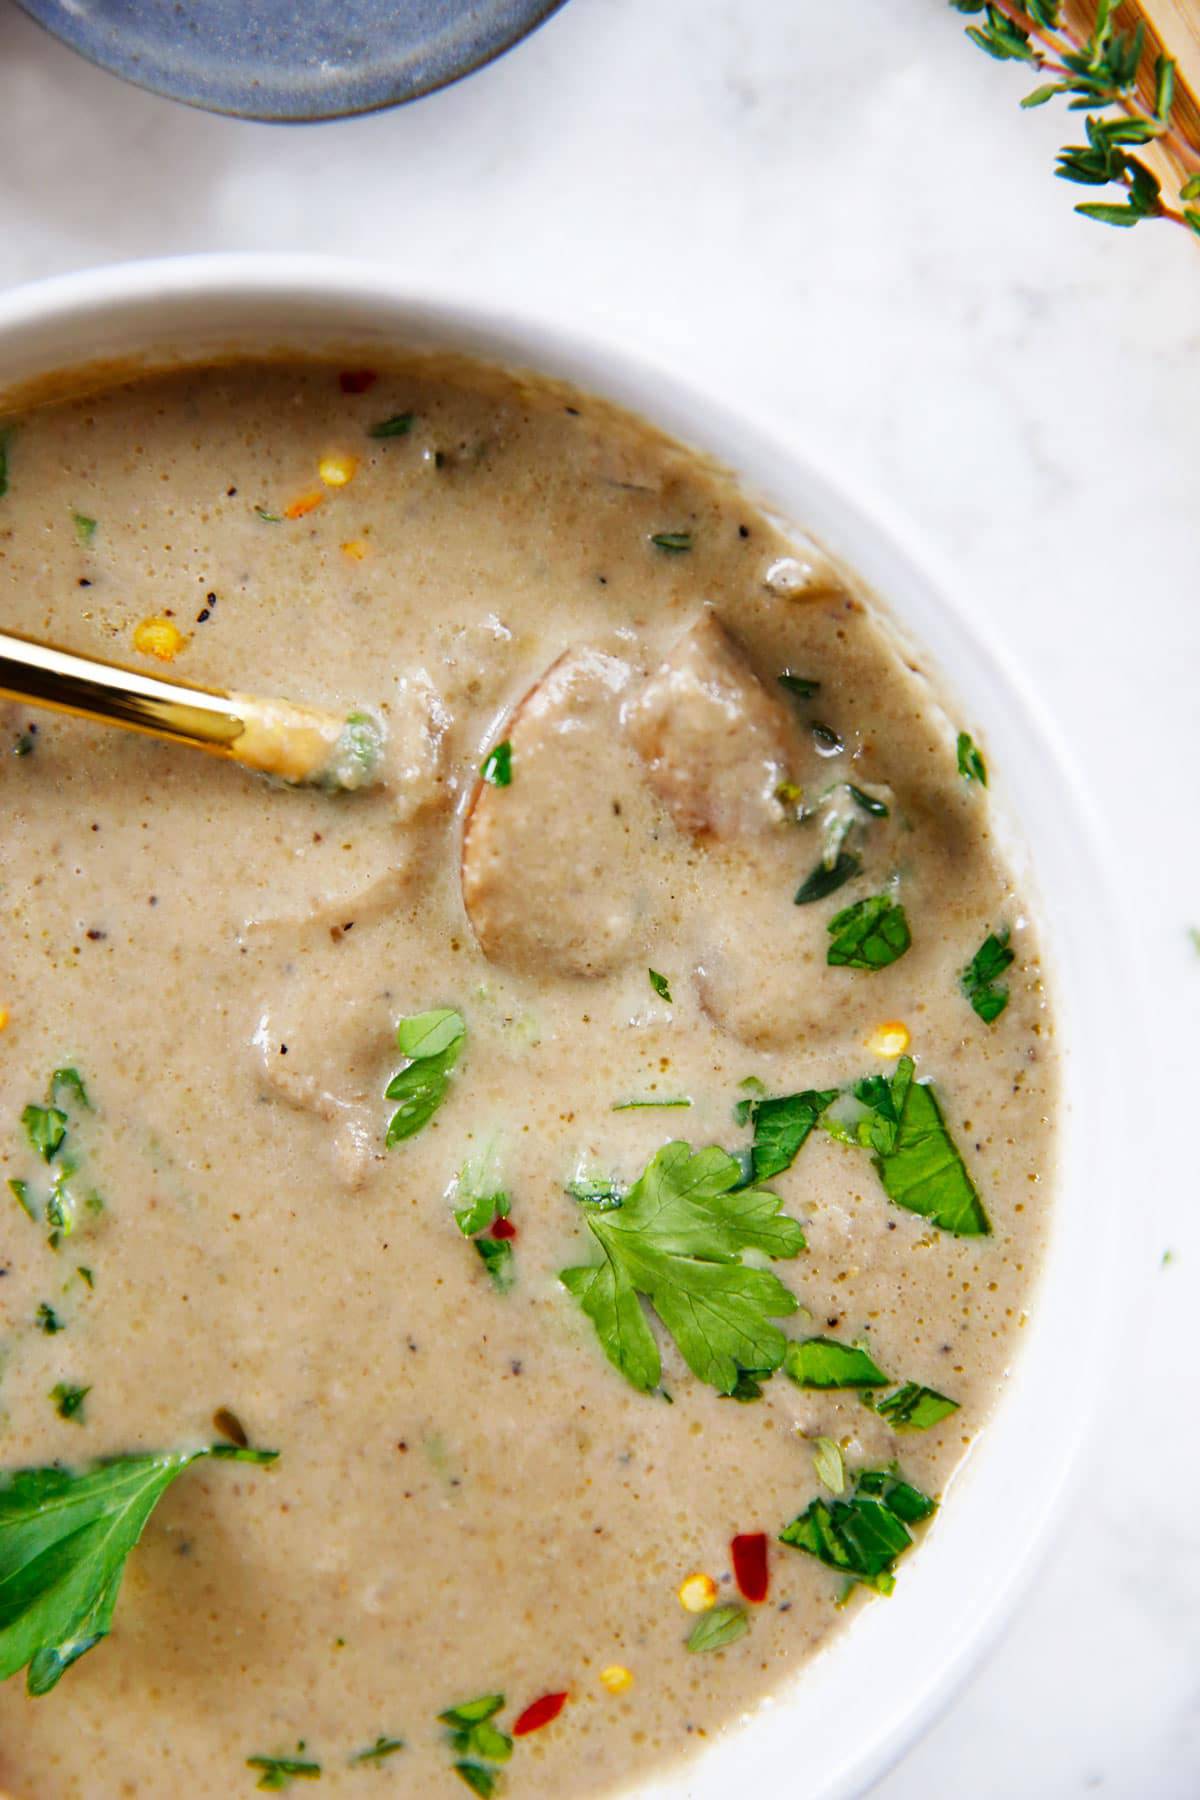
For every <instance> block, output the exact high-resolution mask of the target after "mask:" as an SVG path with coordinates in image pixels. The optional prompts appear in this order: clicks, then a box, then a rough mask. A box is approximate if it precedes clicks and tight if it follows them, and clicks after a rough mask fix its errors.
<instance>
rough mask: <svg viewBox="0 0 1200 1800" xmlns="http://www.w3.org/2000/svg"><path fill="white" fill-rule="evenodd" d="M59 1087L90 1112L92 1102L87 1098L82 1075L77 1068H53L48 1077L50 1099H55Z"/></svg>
mask: <svg viewBox="0 0 1200 1800" xmlns="http://www.w3.org/2000/svg"><path fill="white" fill-rule="evenodd" d="M61 1089H65V1090H66V1092H67V1094H68V1095H70V1096H72V1097H73V1098H74V1099H76V1100H77V1101H78V1102H79V1104H80V1106H82V1107H83V1108H84V1109H85V1111H87V1112H91V1110H92V1103H91V1101H90V1100H89V1099H88V1091H87V1089H86V1088H85V1087H84V1085H83V1077H82V1076H81V1075H80V1073H79V1070H78V1069H55V1071H54V1073H53V1075H52V1076H51V1077H50V1098H51V1100H57V1098H58V1095H59V1091H60V1090H61Z"/></svg>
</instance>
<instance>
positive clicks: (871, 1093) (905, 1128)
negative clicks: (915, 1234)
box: [835, 1056, 991, 1237]
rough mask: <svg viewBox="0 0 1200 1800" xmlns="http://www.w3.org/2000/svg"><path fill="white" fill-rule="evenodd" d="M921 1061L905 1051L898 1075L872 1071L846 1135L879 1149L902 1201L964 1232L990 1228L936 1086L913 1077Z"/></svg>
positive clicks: (894, 1194) (883, 1176)
mask: <svg viewBox="0 0 1200 1800" xmlns="http://www.w3.org/2000/svg"><path fill="white" fill-rule="evenodd" d="M915 1073H916V1065H915V1064H914V1062H913V1059H912V1057H911V1056H902V1057H901V1058H900V1060H899V1062H898V1063H897V1064H896V1073H895V1074H894V1075H890V1076H889V1075H868V1076H867V1077H866V1079H865V1080H863V1081H860V1082H858V1083H857V1084H856V1086H855V1089H854V1095H855V1098H856V1099H857V1100H858V1101H859V1103H860V1104H861V1105H862V1106H863V1107H865V1108H866V1112H865V1113H864V1115H863V1116H862V1117H860V1118H859V1119H858V1120H857V1122H856V1123H855V1124H854V1125H853V1126H852V1127H849V1128H847V1127H845V1126H844V1125H842V1126H840V1128H838V1129H836V1130H835V1135H837V1136H845V1137H847V1138H848V1139H849V1141H850V1142H852V1143H859V1144H862V1145H864V1146H865V1147H866V1148H868V1149H870V1150H872V1151H873V1152H874V1156H873V1158H872V1160H873V1162H874V1164H875V1169H876V1173H877V1174H878V1176H879V1179H880V1181H882V1183H883V1186H884V1191H885V1193H886V1194H887V1196H888V1198H889V1199H890V1200H893V1201H894V1202H895V1204H896V1205H897V1206H902V1207H904V1208H906V1210H907V1211H909V1212H915V1213H920V1214H921V1215H922V1217H923V1218H926V1219H929V1220H930V1222H931V1223H932V1224H934V1225H936V1226H937V1227H938V1229H939V1230H940V1231H950V1232H953V1233H955V1234H956V1235H957V1236H959V1237H982V1236H986V1234H987V1233H988V1232H990V1231H991V1225H990V1224H989V1223H988V1217H987V1214H986V1212H985V1211H984V1209H983V1202H982V1201H981V1199H980V1197H979V1193H978V1190H977V1189H976V1186H975V1183H974V1182H973V1181H972V1180H971V1177H970V1175H969V1173H968V1172H967V1166H966V1164H965V1163H964V1162H963V1159H962V1157H961V1155H960V1154H959V1152H958V1149H957V1148H956V1146H955V1143H954V1140H953V1138H952V1137H951V1135H950V1132H949V1130H948V1129H947V1126H946V1122H945V1120H944V1119H943V1117H942V1111H941V1107H940V1106H939V1105H938V1102H937V1097H936V1096H935V1094H934V1091H933V1088H932V1086H931V1085H930V1084H929V1083H928V1082H924V1081H917V1080H915V1079H914V1076H915Z"/></svg>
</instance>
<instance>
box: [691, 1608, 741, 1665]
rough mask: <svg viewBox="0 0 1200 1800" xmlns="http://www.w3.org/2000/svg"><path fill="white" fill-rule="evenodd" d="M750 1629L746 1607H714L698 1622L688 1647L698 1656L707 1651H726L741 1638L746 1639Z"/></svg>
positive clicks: (693, 1629) (703, 1614)
mask: <svg viewBox="0 0 1200 1800" xmlns="http://www.w3.org/2000/svg"><path fill="white" fill-rule="evenodd" d="M749 1629H750V1620H749V1619H748V1618H747V1616H746V1609H745V1607H743V1606H734V1605H728V1606H714V1607H713V1608H712V1609H711V1610H710V1611H709V1612H706V1613H702V1614H701V1616H700V1618H699V1619H698V1620H697V1622H696V1624H695V1626H694V1627H693V1628H692V1634H691V1636H690V1637H689V1638H688V1641H687V1647H688V1649H689V1650H691V1651H692V1652H693V1653H694V1654H696V1655H701V1654H703V1653H704V1652H705V1651H707V1650H724V1649H725V1647H726V1646H727V1645H728V1644H736V1643H737V1641H738V1639H739V1638H742V1637H745V1635H746V1633H747V1632H748V1631H749Z"/></svg>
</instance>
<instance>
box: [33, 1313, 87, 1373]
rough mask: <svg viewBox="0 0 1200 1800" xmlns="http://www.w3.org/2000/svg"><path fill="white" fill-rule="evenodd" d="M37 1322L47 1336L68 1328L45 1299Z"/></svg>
mask: <svg viewBox="0 0 1200 1800" xmlns="http://www.w3.org/2000/svg"><path fill="white" fill-rule="evenodd" d="M37 1322H38V1324H39V1325H40V1326H41V1328H42V1330H43V1331H44V1332H45V1333H46V1336H47V1337H53V1336H54V1335H55V1333H56V1332H59V1331H65V1330H66V1329H67V1328H66V1326H65V1325H64V1324H63V1322H62V1320H61V1319H60V1318H59V1316H58V1314H57V1313H56V1312H55V1310H54V1308H53V1307H52V1306H51V1305H50V1302H49V1301H48V1300H43V1301H42V1302H41V1303H40V1304H39V1306H38V1309H37ZM85 1391H86V1390H85Z"/></svg>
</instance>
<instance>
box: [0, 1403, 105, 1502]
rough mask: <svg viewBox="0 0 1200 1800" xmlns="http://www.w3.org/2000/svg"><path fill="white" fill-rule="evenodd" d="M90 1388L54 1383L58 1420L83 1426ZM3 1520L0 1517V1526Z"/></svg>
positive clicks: (55, 1408)
mask: <svg viewBox="0 0 1200 1800" xmlns="http://www.w3.org/2000/svg"><path fill="white" fill-rule="evenodd" d="M91 1391H92V1390H91V1387H90V1386H89V1387H74V1386H73V1385H72V1384H71V1383H70V1382H69V1381H56V1382H55V1384H54V1386H53V1387H52V1388H51V1389H50V1398H51V1399H52V1400H53V1402H54V1410H55V1412H56V1413H57V1414H58V1416H59V1418H60V1419H74V1421H75V1423H76V1424H77V1425H82V1424H83V1403H84V1401H85V1400H86V1399H87V1397H88V1395H89V1394H90V1393H91ZM2 1524H3V1518H2V1516H0V1525H2Z"/></svg>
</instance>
